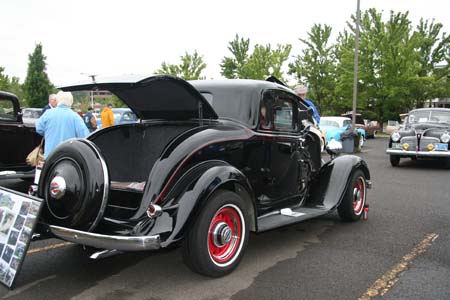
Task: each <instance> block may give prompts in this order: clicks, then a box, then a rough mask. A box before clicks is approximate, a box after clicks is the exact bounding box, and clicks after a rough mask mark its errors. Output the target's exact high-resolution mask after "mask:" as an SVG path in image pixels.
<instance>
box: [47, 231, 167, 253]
mask: <svg viewBox="0 0 450 300" xmlns="http://www.w3.org/2000/svg"><path fill="white" fill-rule="evenodd" d="M49 228H50V231H51V233H53V234H54V235H55V236H56V237H58V238H60V239H63V240H66V241H69V242H73V243H76V244H81V245H86V246H91V247H95V248H101V249H115V250H119V251H145V250H155V249H159V248H160V247H161V243H160V238H159V235H151V236H118V235H104V234H98V233H92V232H86V231H80V230H75V229H70V228H65V227H59V226H54V225H50V226H49Z"/></svg>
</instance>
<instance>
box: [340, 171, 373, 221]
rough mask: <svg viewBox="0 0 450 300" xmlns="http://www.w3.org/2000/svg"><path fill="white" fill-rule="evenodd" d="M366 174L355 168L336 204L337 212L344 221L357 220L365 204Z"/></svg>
mask: <svg viewBox="0 0 450 300" xmlns="http://www.w3.org/2000/svg"><path fill="white" fill-rule="evenodd" d="M366 194H367V186H366V176H365V174H364V172H363V171H362V170H361V169H357V170H355V172H354V173H353V175H352V177H351V180H350V181H349V183H348V186H347V191H346V192H345V194H344V197H343V198H342V201H341V203H340V204H339V206H338V213H339V216H340V217H341V219H342V220H343V221H345V222H355V221H358V220H359V219H360V218H361V216H362V215H363V212H364V206H365V205H366V196H367V195H366Z"/></svg>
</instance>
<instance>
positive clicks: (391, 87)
mask: <svg viewBox="0 0 450 300" xmlns="http://www.w3.org/2000/svg"><path fill="white" fill-rule="evenodd" d="M352 19H353V22H352V23H350V22H349V23H348V26H349V28H350V32H351V34H349V35H348V36H347V37H345V35H341V36H340V42H341V44H340V45H339V47H338V49H339V50H338V56H339V63H338V85H337V88H336V91H337V92H338V93H339V94H340V95H339V96H342V95H344V94H345V97H348V95H349V91H350V86H352V84H351V83H350V82H352V81H353V63H352V60H353V57H354V56H353V55H354V54H351V53H352V51H354V44H353V45H352V42H354V33H355V28H354V26H353V24H354V21H355V17H354V16H352ZM342 41H345V42H344V43H342ZM417 70H418V64H417V53H416V51H415V42H414V39H413V38H412V34H411V22H410V20H409V19H408V13H394V12H391V13H390V17H389V19H388V20H387V21H386V22H384V21H383V20H382V14H381V13H378V12H377V11H376V10H375V9H373V8H372V9H369V10H367V11H365V12H364V13H363V14H362V18H361V30H360V44H359V72H358V79H359V81H358V93H359V95H358V108H360V109H363V110H373V112H375V113H376V116H377V118H378V120H379V121H385V120H387V119H397V118H398V114H399V113H401V112H404V110H405V107H406V106H407V105H408V103H407V102H408V98H409V94H410V88H409V86H408V83H409V80H410V78H411V77H413V76H414V75H415V74H416V73H417Z"/></svg>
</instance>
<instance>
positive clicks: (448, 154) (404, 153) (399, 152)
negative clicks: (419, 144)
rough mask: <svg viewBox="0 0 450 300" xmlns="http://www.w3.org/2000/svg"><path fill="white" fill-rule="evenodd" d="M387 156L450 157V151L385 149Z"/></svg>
mask: <svg viewBox="0 0 450 300" xmlns="http://www.w3.org/2000/svg"><path fill="white" fill-rule="evenodd" d="M386 153H387V154H390V155H398V156H415V157H450V151H428V152H425V151H406V150H399V149H387V150H386Z"/></svg>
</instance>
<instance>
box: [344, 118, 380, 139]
mask: <svg viewBox="0 0 450 300" xmlns="http://www.w3.org/2000/svg"><path fill="white" fill-rule="evenodd" d="M342 116H343V117H347V118H350V119H351V118H352V116H353V113H352V112H347V113H345V114H342ZM355 126H356V127H357V128H361V129H364V131H365V132H366V134H365V137H366V138H375V137H376V135H377V133H378V131H379V130H380V126H377V122H375V121H370V120H365V119H363V117H362V115H361V114H359V113H357V114H355Z"/></svg>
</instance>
